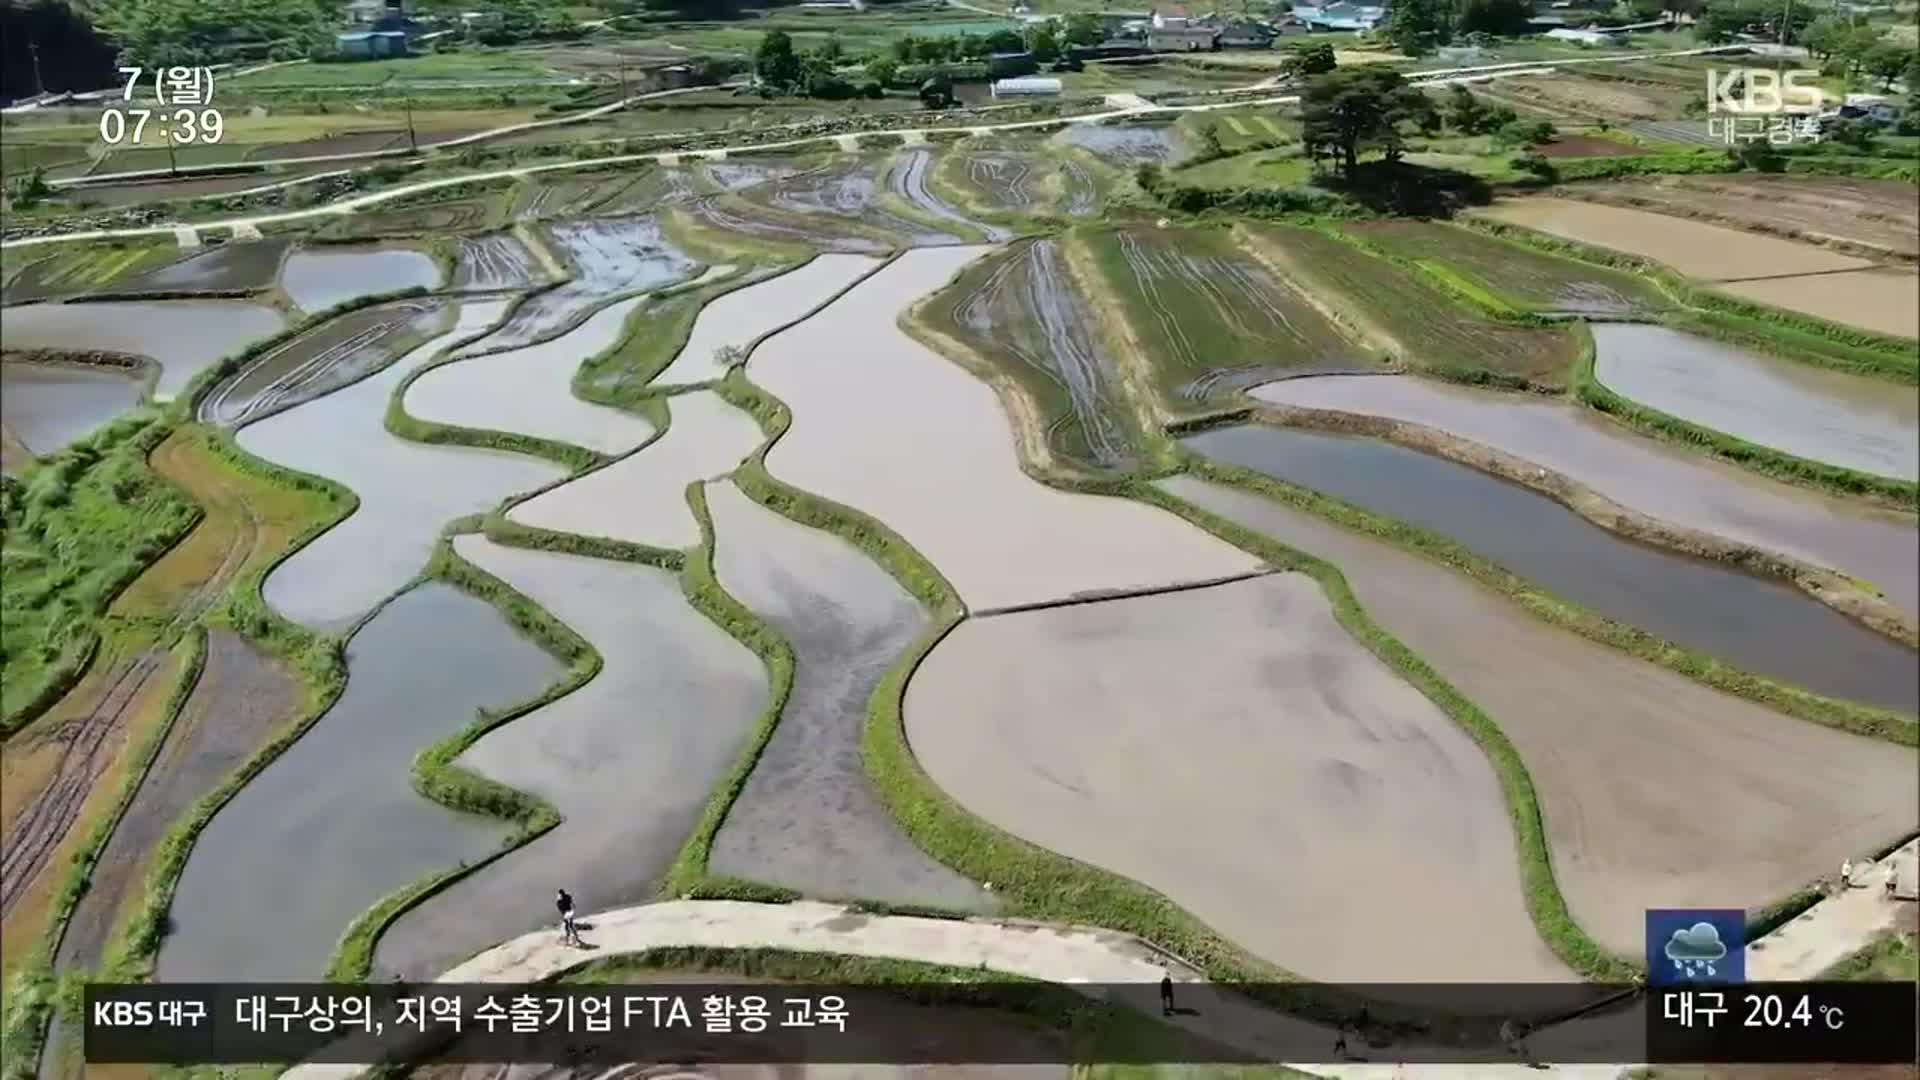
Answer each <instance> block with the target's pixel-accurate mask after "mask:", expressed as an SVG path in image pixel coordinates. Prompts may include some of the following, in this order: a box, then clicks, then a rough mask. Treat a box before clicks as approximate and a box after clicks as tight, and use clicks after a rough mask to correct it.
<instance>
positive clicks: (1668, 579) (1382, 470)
mask: <svg viewBox="0 0 1920 1080" xmlns="http://www.w3.org/2000/svg"><path fill="white" fill-rule="evenodd" d="M1182 443H1183V445H1185V446H1186V447H1187V448H1188V449H1191V450H1193V451H1195V452H1196V453H1199V454H1201V455H1202V456H1204V457H1208V458H1212V459H1215V460H1219V461H1225V462H1228V463H1231V464H1234V465H1239V466H1242V467H1245V468H1249V469H1254V470H1256V471H1258V472H1263V473H1266V474H1268V475H1270V476H1273V477H1276V478H1278V479H1280V480H1284V481H1286V482H1288V483H1292V484H1297V485H1299V486H1301V487H1306V488H1311V489H1313V490H1316V491H1320V492H1324V493H1326V494H1328V495H1332V496H1333V497H1335V498H1337V499H1341V500H1343V501H1345V502H1349V503H1352V504H1354V505H1356V506H1359V507H1362V508H1364V509H1367V510H1371V511H1373V512H1374V513H1376V514H1380V515H1383V516H1385V517H1389V518H1393V519H1396V520H1399V521H1404V522H1407V523H1408V524H1411V525H1415V526H1419V527H1421V528H1425V529H1429V530H1431V531H1433V532H1436V533H1438V534H1440V535H1441V536H1444V537H1447V538H1448V539H1451V540H1453V541H1455V542H1456V543H1459V544H1460V545H1461V546H1463V547H1465V548H1467V549H1469V550H1471V551H1473V552H1475V553H1476V554H1479V555H1481V556H1483V557H1484V558H1486V559H1488V560H1490V561H1492V562H1494V563H1497V564H1499V565H1500V566H1502V567H1505V568H1506V569H1508V570H1510V571H1512V572H1513V573H1515V574H1517V575H1519V576H1520V577H1522V578H1524V579H1526V580H1528V581H1530V582H1533V583H1535V584H1537V585H1539V586H1541V587H1543V588H1545V589H1547V590H1549V591H1551V592H1552V593H1553V594H1554V595H1556V596H1560V597H1563V598H1565V599H1567V600H1571V601H1573V602H1574V603H1576V604H1580V605H1582V606H1584V607H1586V608H1588V609H1590V610H1592V611H1595V612H1598V613H1599V614H1601V615H1604V616H1606V617H1607V618H1610V619H1613V620H1615V621H1617V622H1620V623H1624V624H1626V625H1627V626H1631V627H1638V628H1639V629H1642V630H1645V631H1648V632H1649V633H1652V634H1655V635H1658V636H1660V637H1663V638H1666V639H1667V640H1669V641H1672V642H1675V643H1677V644H1679V645H1682V646H1685V647H1688V648H1693V649H1698V650H1699V651H1701V652H1704V653H1707V654H1709V655H1711V656H1715V657H1718V658H1720V659H1722V660H1724V661H1726V662H1728V663H1730V664H1732V665H1734V666H1735V667H1738V668H1741V669H1743V670H1746V671H1750V672H1753V673H1755V674H1758V675H1765V676H1769V677H1772V678H1776V679H1779V680H1781V681H1783V682H1787V683H1791V684H1793V685H1796V686H1802V687H1805V688H1807V689H1809V690H1812V691H1814V692H1816V693H1821V694H1828V695H1831V696H1833V697H1839V698H1846V699H1851V700H1856V701H1864V702H1869V703H1871V704H1874V705H1880V706H1883V707H1886V708H1890V709H1896V710H1898V711H1901V712H1906V713H1913V712H1920V685H1916V680H1915V679H1914V665H1915V656H1914V652H1913V650H1911V649H1909V648H1907V647H1906V646H1904V645H1901V644H1898V643H1897V642H1895V641H1893V640H1892V639H1890V638H1886V637H1883V636H1881V635H1880V634H1877V633H1874V632H1873V631H1871V630H1868V629H1866V628H1865V627H1864V626H1861V625H1859V624H1857V623H1855V622H1853V621H1851V620H1849V619H1848V618H1847V617H1846V616H1844V615H1841V614H1840V613H1839V612H1837V611H1834V610H1833V609H1831V608H1829V607H1827V606H1826V605H1824V604H1822V603H1820V602H1819V601H1818V600H1815V599H1813V598H1812V597H1810V596H1807V595H1806V594H1805V593H1802V592H1801V591H1800V590H1798V589H1797V588H1794V587H1793V586H1791V585H1787V584H1784V583H1782V582H1778V581H1772V580H1766V579H1762V578H1757V577H1751V576H1748V575H1746V574H1742V573H1739V572H1737V571H1734V570H1730V569H1727V568H1726V567H1723V566H1721V565H1719V564H1716V563H1712V562H1708V561H1706V560H1704V559H1694V558H1689V557H1687V556H1683V555H1678V554H1675V553H1672V552H1668V551H1664V550H1661V549H1658V548H1652V547H1647V546H1644V545H1641V544H1637V543H1634V542H1632V541H1629V540H1626V539H1623V538H1621V537H1619V536H1617V535H1615V534H1613V533H1611V532H1608V531H1607V530H1605V529H1603V528H1601V527H1600V526H1598V525H1595V524H1593V523H1592V522H1590V521H1588V520H1586V519H1585V518H1583V517H1581V516H1580V515H1578V514H1576V513H1574V512H1573V511H1572V510H1569V509H1567V508H1566V507H1565V506H1562V505H1561V504H1559V503H1558V502H1555V501H1554V500H1552V499H1550V498H1548V497H1547V496H1545V495H1540V494H1536V493H1535V492H1533V491H1531V490H1529V489H1527V488H1524V487H1521V486H1520V485H1518V484H1514V483H1510V482H1508V481H1505V480H1501V479H1498V478H1496V477H1493V476H1490V475H1488V474H1486V473H1483V472H1480V471H1479V470H1477V469H1473V468H1470V467H1468V466H1466V465H1460V464H1457V463H1455V462H1452V461H1448V460H1446V459H1444V458H1439V457H1432V456H1429V455H1427V454H1423V453H1420V452H1419V451H1416V450H1408V449H1406V448H1404V447H1400V446H1395V445H1393V444H1391V443H1385V442H1379V441H1376V440H1372V439H1359V438H1351V437H1347V436H1339V435H1321V434H1312V433H1307V432H1301V431H1291V430H1285V429H1281V428H1272V427H1265V426H1261V425H1248V426H1244V427H1235V428H1221V429H1218V430H1214V431H1208V432H1204V433H1202V434H1199V435H1194V436H1191V437H1189V438H1187V439H1184V440H1182Z"/></svg>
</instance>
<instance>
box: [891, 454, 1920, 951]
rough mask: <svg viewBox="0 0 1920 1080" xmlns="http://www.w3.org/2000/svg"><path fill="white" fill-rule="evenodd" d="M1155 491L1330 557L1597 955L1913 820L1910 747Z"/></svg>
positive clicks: (1229, 503) (1402, 563)
mask: <svg viewBox="0 0 1920 1080" xmlns="http://www.w3.org/2000/svg"><path fill="white" fill-rule="evenodd" d="M1159 483H1160V485H1161V486H1162V487H1164V488H1166V489H1167V490H1168V491H1170V492H1172V493H1173V494H1175V495H1178V496H1179V497H1181V498H1183V499H1186V500H1188V501H1190V502H1193V503H1195V504H1197V505H1200V506H1203V507H1205V508H1207V509H1209V510H1211V511H1213V512H1214V513H1217V514H1221V515H1223V516H1225V517H1227V518H1230V519H1232V520H1234V521H1238V522H1240V523H1242V524H1244V525H1246V526H1247V527H1249V528H1252V529H1254V530H1256V531H1258V532H1262V533H1265V534H1267V535H1269V536H1272V537H1273V538H1274V539H1276V540H1278V541H1279V542H1281V543H1283V544H1287V545H1290V546H1292V547H1294V548H1297V549H1299V550H1302V551H1305V552H1308V553H1309V554H1312V555H1315V556H1318V557H1320V558H1322V559H1325V560H1327V561H1329V562H1331V563H1333V564H1334V565H1335V566H1337V567H1338V568H1339V569H1340V571H1341V573H1342V574H1343V575H1344V576H1345V577H1346V580H1347V582H1348V584H1349V585H1350V586H1351V587H1352V588H1353V590H1354V593H1355V595H1356V596H1357V598H1358V600H1359V602H1360V606H1361V607H1362V608H1364V609H1365V610H1366V612H1367V614H1368V615H1369V616H1370V617H1371V618H1372V619H1373V620H1374V621H1375V622H1377V623H1379V624H1380V625H1381V626H1382V627H1383V628H1384V629H1385V630H1386V631H1387V632H1388V633H1390V634H1392V635H1393V636H1394V637H1396V638H1398V639H1399V640H1400V641H1401V642H1402V643H1403V644H1405V645H1406V646H1407V647H1408V648H1409V649H1411V650H1413V652H1414V653H1415V654H1416V655H1418V656H1420V657H1421V658H1422V659H1424V660H1425V661H1426V662H1427V663H1428V664H1430V665H1432V666H1433V668H1434V670H1435V671H1437V672H1438V673H1439V674H1440V676H1441V677H1442V678H1444V679H1446V680H1447V682H1448V683H1449V684H1451V685H1452V686H1453V687H1454V688H1456V689H1458V690H1459V691H1460V692H1461V693H1462V694H1464V695H1465V696H1466V697H1467V698H1468V699H1469V700H1471V701H1473V702H1474V703H1475V704H1476V705H1478V706H1479V707H1480V708H1481V709H1482V710H1484V711H1485V712H1486V714H1487V715H1488V716H1489V717H1490V718H1491V719H1492V720H1493V722H1494V723H1495V724H1497V725H1499V726H1500V728H1501V730H1502V731H1503V732H1505V734H1506V735H1507V737H1508V738H1509V739H1511V740H1512V741H1513V743H1514V746H1515V747H1516V748H1517V749H1518V750H1519V752H1520V756H1521V759H1522V760H1523V761H1524V762H1525V764H1526V767H1527V771H1528V774H1529V775H1530V777H1531V779H1532V781H1533V785H1534V789H1535V790H1536V791H1537V792H1538V793H1539V797H1540V802H1541V813H1542V818H1543V820H1544V822H1545V824H1546V829H1547V838H1548V842H1549V845H1550V850H1551V851H1552V853H1553V871H1554V876H1555V878H1556V879H1557V881H1558V884H1559V886H1560V889H1561V891H1562V892H1563V893H1564V894H1565V895H1566V897H1567V899H1568V902H1569V905H1570V907H1571V909H1572V913H1573V916H1574V918H1575V919H1576V920H1577V921H1578V922H1579V924H1580V925H1581V927H1582V928H1583V929H1585V930H1586V931H1587V932H1588V933H1589V934H1591V935H1593V936H1594V938H1595V939H1596V940H1597V941H1598V942H1599V943H1600V944H1601V945H1602V946H1604V947H1606V948H1609V949H1612V950H1614V951H1616V952H1619V953H1621V954H1623V955H1629V956H1630V955H1635V953H1636V951H1637V950H1639V949H1641V948H1642V947H1643V945H1644V940H1643V939H1644V935H1645V909H1647V908H1649V907H1666V906H1703V907H1705V906H1726V907H1746V908H1757V907H1760V906H1761V905H1764V904H1767V903H1771V902H1772V901H1774V900H1777V899H1779V898H1780V897H1782V896H1785V895H1786V894H1788V893H1790V892H1792V891H1794V890H1796V889H1799V888H1801V887H1802V886H1803V885H1805V883H1806V882H1808V881H1809V880H1812V879H1814V878H1816V877H1820V876H1822V875H1826V874H1831V873H1832V872H1833V867H1834V866H1836V865H1838V863H1837V862H1836V860H1838V859H1841V858H1844V857H1847V855H1848V853H1849V852H1861V851H1867V850H1873V849H1877V848H1879V847H1881V846H1883V845H1884V844H1886V842H1887V841H1889V840H1891V839H1893V838H1894V837H1897V836H1900V835H1910V834H1911V833H1912V832H1913V831H1914V830H1915V829H1916V828H1920V814H1917V813H1916V811H1915V809H1914V808H1915V807H1916V806H1920V774H1916V772H1915V770H1914V768H1913V751H1912V750H1911V749H1909V748H1905V747H1900V746H1895V745H1892V744H1890V743H1884V742H1879V741H1875V740H1871V739H1866V738H1862V737H1859V736H1854V735H1849V734H1846V733H1844V732H1839V731H1834V730H1832V729H1830V728H1824V727H1820V726H1817V725H1814V724H1809V723H1806V722H1804V721H1800V720H1795V719H1791V718H1789V717H1785V716H1781V715H1779V714H1777V713H1774V712H1770V711H1768V710H1766V709H1763V708H1761V707H1759V706H1757V705H1754V704H1752V703H1750V702H1747V701H1744V700H1742V699H1739V698H1736V697H1733V696H1731V695H1727V694H1722V693H1719V692H1716V691H1713V690H1709V689H1707V688H1706V687H1704V686H1701V685H1700V684H1698V683H1695V682H1693V681H1691V680H1689V679H1686V678H1684V677H1682V676H1679V675H1676V674H1673V673H1671V672H1668V671H1666V670H1665V669H1662V668H1658V667H1655V666H1654V665H1652V664H1648V663H1645V662H1643V661H1639V660H1635V659H1633V658H1632V657H1629V656H1628V655H1626V654H1625V653H1622V652H1620V651H1619V650H1617V649H1613V648H1610V647H1608V646H1604V645H1600V644H1597V643H1594V642H1592V641H1589V640H1587V639H1586V638H1583V637H1580V636H1579V635H1577V634H1574V633H1572V632H1571V631H1566V630H1561V629H1559V628H1557V627H1554V626H1552V625H1551V624H1549V623H1546V622H1544V621H1542V620H1540V619H1537V618H1535V617H1534V616H1532V615H1530V614H1528V613H1527V612H1526V611H1525V610H1524V609H1522V608H1520V607H1519V606H1518V605H1516V604H1514V603H1513V602H1511V601H1509V600H1507V599H1506V598H1504V597H1502V596H1500V595H1499V594H1497V593H1495V592H1493V591H1492V590H1490V589H1487V588H1484V587H1482V586H1480V585H1477V584H1475V583H1474V582H1473V581H1471V580H1470V579H1468V578H1466V577H1465V576H1463V575H1460V574H1458V573H1455V572H1453V571H1451V570H1448V569H1446V568H1444V567H1442V566H1441V565H1439V564H1437V563H1433V562H1429V561H1427V560H1425V559H1422V558H1420V557H1418V556H1414V555H1410V554H1408V553H1406V552H1404V551H1401V550H1400V549H1399V548H1397V547H1394V546H1393V545H1391V544H1388V543H1386V542H1384V541H1380V540H1376V539H1373V538H1371V537H1367V536H1363V535H1361V534H1358V533H1353V532H1348V531H1346V530H1344V529H1340V528H1338V527H1336V526H1334V525H1332V524H1330V523H1328V522H1327V521H1325V520H1323V519H1321V518H1318V517H1315V516H1313V515H1310V514H1306V513H1304V512H1301V511H1297V510H1294V509H1292V508H1290V507H1287V506H1284V505H1282V504H1280V503H1276V502H1273V501H1270V500H1267V499H1263V498H1260V497H1258V496H1254V495H1250V494H1247V493H1244V492H1239V491H1236V490H1233V489H1230V488H1222V487H1219V486H1216V485H1212V484H1208V483H1205V482H1203V481H1200V480H1197V479H1195V478H1192V477H1174V478H1171V479H1168V480H1163V481H1160V482H1159ZM943 648H944V646H943ZM935 658H936V659H937V658H938V656H937V653H936V657H935ZM917 681H918V680H917V679H916V682H917ZM1078 711H1079V710H1078V709H1077V707H1076V709H1074V710H1071V712H1074V713H1077V712H1078ZM907 715H908V719H909V723H913V722H914V721H913V719H912V717H913V711H912V708H911V707H909V710H908V713H907ZM1182 715H1184V713H1183V714H1182ZM1091 745H1093V746H1096V747H1097V746H1099V745H1100V742H1099V741H1095V742H1094V743H1092V744H1091ZM916 749H918V744H916ZM1286 752H1287V753H1289V754H1291V753H1294V752H1297V747H1293V746H1291V745H1290V747H1289V749H1288V750H1287V751H1286ZM1162 756H1163V757H1164V756H1165V755H1162ZM1701 762H1711V763H1712V764H1711V767H1706V768H1703V767H1702V766H1701V764H1700V763H1701ZM1258 786H1259V788H1260V789H1264V788H1265V787H1266V786H1267V785H1266V782H1265V781H1264V780H1262V781H1259V782H1258ZM1450 816H1451V815H1449V817H1450ZM1426 827H1427V826H1416V828H1417V829H1421V830H1424V829H1425V828H1426ZM1235 828H1236V829H1238V826H1237V825H1236V826H1235ZM1376 865H1377V864H1376ZM1361 877H1364V874H1363V875H1361ZM1357 891H1364V890H1357ZM1348 902H1352V900H1351V898H1343V899H1342V900H1341V901H1340V903H1337V904H1333V905H1330V906H1329V908H1328V909H1327V910H1339V908H1340V906H1341V905H1342V904H1344V903H1348ZM1402 910H1403V911H1404V910H1405V907H1404V905H1403V908H1402ZM1316 917H1319V916H1316ZM1477 925H1478V923H1477V922H1476V921H1475V920H1472V919H1465V920H1462V921H1460V922H1457V923H1454V924H1452V925H1451V926H1450V927H1449V933H1459V932H1464V931H1465V929H1466V928H1468V927H1475V926H1477Z"/></svg>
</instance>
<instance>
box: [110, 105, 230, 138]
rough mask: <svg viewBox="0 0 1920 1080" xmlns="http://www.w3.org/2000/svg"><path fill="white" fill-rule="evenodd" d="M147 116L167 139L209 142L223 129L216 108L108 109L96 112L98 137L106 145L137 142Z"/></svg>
mask: <svg viewBox="0 0 1920 1080" xmlns="http://www.w3.org/2000/svg"><path fill="white" fill-rule="evenodd" d="M150 120H151V121H152V122H153V124H154V126H155V128H156V130H157V131H158V132H159V135H160V138H161V139H162V140H164V141H167V142H174V143H183V144H191V143H202V144H211V143H217V142H219V141H220V137H221V136H222V135H225V134H226V133H227V123H226V119H225V118H224V117H222V116H221V115H220V110H218V109H171V110H168V109H158V110H156V109H108V110H106V111H105V112H102V113H101V114H100V141H101V142H103V143H106V144H107V145H108V146H119V145H120V144H121V143H129V142H130V143H138V142H140V141H141V138H142V137H143V136H144V135H145V134H146V131H147V122H148V121H150Z"/></svg>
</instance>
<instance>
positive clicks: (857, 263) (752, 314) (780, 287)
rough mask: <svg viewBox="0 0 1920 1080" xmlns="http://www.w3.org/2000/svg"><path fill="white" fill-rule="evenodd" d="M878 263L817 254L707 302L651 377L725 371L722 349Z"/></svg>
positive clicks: (743, 343) (800, 311) (824, 297)
mask: <svg viewBox="0 0 1920 1080" xmlns="http://www.w3.org/2000/svg"><path fill="white" fill-rule="evenodd" d="M879 265H880V260H879V259H876V258H872V257H870V256H866V255H849V254H844V253H829V254H825V255H816V256H815V257H814V258H813V259H812V260H810V261H809V262H807V263H806V265H804V266H799V267H796V268H794V269H792V270H789V271H787V272H786V273H784V274H781V275H780V276H778V277H773V278H768V279H767V280H765V281H762V282H758V283H756V284H753V285H748V286H746V287H744V288H740V289H735V290H734V291H732V292H730V293H727V294H726V295H724V296H720V297H716V298H714V299H713V300H711V301H709V302H708V304H707V306H705V307H703V308H701V309H700V314H699V316H698V317H696V318H695V319H694V322H693V330H692V331H691V332H689V333H688V335H687V343H686V344H685V345H683V346H681V347H680V352H679V354H678V355H676V356H675V357H674V358H673V362H672V363H671V364H668V365H667V369H666V370H665V371H662V372H661V373H660V377H659V378H657V379H655V380H654V382H655V383H657V384H659V385H662V386H675V385H680V386H684V385H690V384H693V383H703V382H710V381H712V380H714V379H718V378H720V377H721V376H722V375H725V374H726V373H727V365H726V364H724V363H722V361H721V359H720V357H719V353H720V351H721V350H722V349H745V348H746V347H747V346H748V345H751V344H752V343H753V342H754V341H755V340H757V339H759V338H760V337H762V336H764V335H766V334H768V333H770V332H772V331H774V330H777V329H779V328H780V327H782V326H785V325H786V324H788V323H790V322H792V321H794V320H795V319H798V318H801V317H802V316H804V315H806V314H807V313H808V312H810V311H812V310H813V309H815V308H817V307H819V306H820V305H822V304H824V303H826V302H827V301H828V300H831V299H833V297H834V294H836V293H838V292H840V291H841V290H843V289H845V288H847V287H848V286H850V285H852V284H853V283H854V282H856V281H859V280H860V279H861V278H862V277H863V276H865V275H867V274H870V273H872V272H873V271H874V269H875V268H876V267H878V266H879Z"/></svg>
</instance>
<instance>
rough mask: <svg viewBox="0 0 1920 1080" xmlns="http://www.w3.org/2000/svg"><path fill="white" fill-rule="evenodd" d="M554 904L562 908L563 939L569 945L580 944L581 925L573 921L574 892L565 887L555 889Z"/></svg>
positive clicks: (561, 928)
mask: <svg viewBox="0 0 1920 1080" xmlns="http://www.w3.org/2000/svg"><path fill="white" fill-rule="evenodd" d="M553 906H554V907H557V908H559V909H560V933H561V935H562V937H561V940H562V941H565V942H566V943H567V944H568V945H579V944H580V927H579V924H577V923H575V922H574V921H573V894H571V893H569V892H567V890H565V889H556V890H554V897H553Z"/></svg>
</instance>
